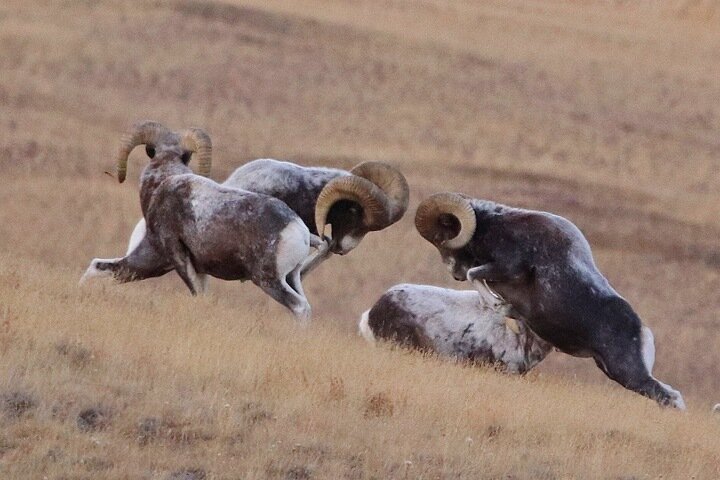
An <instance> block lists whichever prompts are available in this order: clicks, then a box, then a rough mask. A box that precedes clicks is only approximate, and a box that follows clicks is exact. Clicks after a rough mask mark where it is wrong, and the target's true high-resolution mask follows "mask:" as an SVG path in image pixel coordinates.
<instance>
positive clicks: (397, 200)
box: [315, 162, 410, 255]
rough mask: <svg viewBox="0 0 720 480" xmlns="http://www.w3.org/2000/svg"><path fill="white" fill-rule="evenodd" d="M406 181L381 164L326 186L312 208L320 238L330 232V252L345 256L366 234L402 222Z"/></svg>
mask: <svg viewBox="0 0 720 480" xmlns="http://www.w3.org/2000/svg"><path fill="white" fill-rule="evenodd" d="M409 193H410V189H409V188H408V184H407V181H406V180H405V177H404V176H403V175H402V173H400V172H399V171H398V170H396V169H395V168H393V167H391V166H390V165H387V164H385V163H382V162H364V163H361V164H359V165H358V166H356V167H355V168H353V169H352V170H350V175H345V176H341V177H338V178H335V179H333V180H331V181H330V182H328V184H327V185H326V186H325V188H323V190H322V191H321V192H320V196H319V197H318V200H317V204H316V206H315V225H316V227H317V231H318V234H319V235H320V236H321V237H323V236H324V234H325V227H326V226H327V225H330V226H331V228H332V238H331V241H330V249H331V250H332V252H333V253H337V254H340V255H344V254H346V253H348V252H349V251H350V250H352V249H353V248H355V247H356V246H357V245H358V243H360V240H362V239H363V237H364V236H365V234H366V233H368V232H373V231H377V230H382V229H384V228H387V227H389V226H390V225H392V224H393V223H395V222H397V221H398V220H400V219H401V218H402V216H403V215H404V214H405V211H406V210H407V206H408V197H409Z"/></svg>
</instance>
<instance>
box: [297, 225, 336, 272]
mask: <svg viewBox="0 0 720 480" xmlns="http://www.w3.org/2000/svg"><path fill="white" fill-rule="evenodd" d="M310 246H311V247H313V248H315V249H316V250H315V251H314V252H313V253H311V254H310V255H308V257H307V258H306V259H305V260H304V261H303V263H302V265H301V266H300V277H301V278H302V277H304V276H305V275H307V274H308V273H310V272H311V271H312V270H314V269H315V268H317V266H318V265H320V264H321V263H322V262H324V261H325V260H327V259H328V258H330V255H332V251H330V241H329V240H327V239H321V238H320V237H318V236H317V235H310Z"/></svg>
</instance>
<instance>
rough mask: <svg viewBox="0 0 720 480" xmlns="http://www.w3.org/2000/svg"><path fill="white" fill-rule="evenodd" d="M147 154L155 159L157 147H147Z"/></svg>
mask: <svg viewBox="0 0 720 480" xmlns="http://www.w3.org/2000/svg"><path fill="white" fill-rule="evenodd" d="M145 153H147V156H148V157H150V158H155V146H154V145H145Z"/></svg>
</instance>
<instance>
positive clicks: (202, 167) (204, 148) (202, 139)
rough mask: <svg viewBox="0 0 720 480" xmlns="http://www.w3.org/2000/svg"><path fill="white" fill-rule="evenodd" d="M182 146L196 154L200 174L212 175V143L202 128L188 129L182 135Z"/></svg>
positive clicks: (204, 175)
mask: <svg viewBox="0 0 720 480" xmlns="http://www.w3.org/2000/svg"><path fill="white" fill-rule="evenodd" d="M180 146H181V147H182V148H183V149H185V150H188V151H191V152H194V153H195V154H196V155H197V159H198V174H200V175H202V176H203V177H207V176H209V175H210V167H211V165H212V142H211V141H210V136H209V135H208V134H207V133H205V131H204V130H202V129H200V128H188V129H187V130H185V131H184V132H182V133H181V134H180Z"/></svg>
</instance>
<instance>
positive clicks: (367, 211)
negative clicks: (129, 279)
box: [117, 159, 409, 281]
mask: <svg viewBox="0 0 720 480" xmlns="http://www.w3.org/2000/svg"><path fill="white" fill-rule="evenodd" d="M223 186H226V187H231V188H240V189H243V190H249V191H251V192H255V193H262V194H265V195H270V196H273V197H275V198H278V199H280V200H282V201H283V202H285V203H286V204H287V205H288V206H289V207H290V208H291V209H292V210H294V211H295V213H297V214H298V216H299V217H300V218H301V219H302V221H303V222H304V223H305V225H306V226H307V227H308V229H309V230H310V233H311V234H313V243H317V242H318V241H319V239H318V238H316V237H315V234H317V235H319V236H320V237H321V238H323V239H324V238H325V236H324V233H325V227H326V226H327V225H330V227H331V230H332V234H331V239H330V240H329V241H328V242H327V244H325V245H321V246H320V248H319V249H318V251H317V252H316V253H315V254H314V255H313V258H312V260H311V261H309V262H307V263H306V264H305V265H304V267H303V270H302V272H301V276H304V275H305V274H307V273H308V272H310V271H311V270H312V269H314V268H315V267H317V266H318V265H319V264H320V263H322V262H323V261H324V260H326V259H327V258H328V257H329V256H330V255H331V254H332V253H336V254H339V255H345V254H346V253H348V252H349V251H350V250H352V249H353V248H355V247H356V246H357V245H358V243H360V241H361V240H362V239H363V237H364V236H365V235H366V234H367V233H368V232H371V231H377V230H382V229H384V228H387V227H389V226H390V225H392V224H393V223H395V222H397V221H398V220H400V218H402V216H403V215H404V214H405V211H406V210H407V206H408V198H409V188H408V184H407V181H406V180H405V177H404V176H403V175H402V173H400V172H399V171H398V170H396V169H395V168H393V167H391V166H390V165H387V164H385V163H382V162H363V163H360V164H359V165H357V166H355V167H354V168H353V169H352V170H350V171H345V170H340V169H334V168H322V167H303V166H300V165H296V164H294V163H290V162H283V161H278V160H272V159H259V160H253V161H252V162H249V163H247V164H245V165H243V166H242V167H239V168H238V169H237V170H235V172H233V174H232V175H231V176H230V177H229V178H228V179H227V180H226V181H225V182H224V183H223ZM145 230H146V224H145V219H144V218H143V219H142V220H140V222H139V223H138V224H137V225H136V226H135V229H134V230H133V233H132V235H131V237H130V242H129V245H128V251H127V253H128V254H130V253H131V252H132V251H134V250H135V249H140V252H141V253H142V255H139V256H138V258H139V259H140V258H141V259H144V260H145V263H142V264H138V265H137V268H138V269H141V270H143V271H144V272H160V271H162V269H159V268H158V262H159V261H162V256H160V255H158V254H157V253H156V252H155V251H154V250H153V248H152V245H150V244H149V243H148V242H146V241H144V240H143V239H144V237H145ZM163 273H164V272H163ZM117 279H118V280H121V281H122V278H119V277H117Z"/></svg>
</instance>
